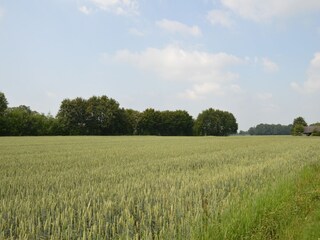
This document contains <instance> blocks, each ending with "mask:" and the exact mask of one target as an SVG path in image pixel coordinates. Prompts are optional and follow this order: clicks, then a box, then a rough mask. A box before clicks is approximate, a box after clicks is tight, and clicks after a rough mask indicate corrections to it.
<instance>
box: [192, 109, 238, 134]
mask: <svg viewBox="0 0 320 240" xmlns="http://www.w3.org/2000/svg"><path fill="white" fill-rule="evenodd" d="M237 130H238V124H237V122H236V118H235V117H234V116H233V114H232V113H229V112H226V111H221V110H215V109H212V108H210V109H207V110H204V111H203V112H202V113H200V114H199V115H198V117H197V120H196V121H195V124H194V133H195V135H202V136H207V135H212V136H228V135H230V134H235V133H237Z"/></svg>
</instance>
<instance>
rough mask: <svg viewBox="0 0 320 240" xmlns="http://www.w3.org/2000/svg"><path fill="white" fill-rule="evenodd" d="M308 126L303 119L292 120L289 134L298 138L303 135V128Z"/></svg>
mask: <svg viewBox="0 0 320 240" xmlns="http://www.w3.org/2000/svg"><path fill="white" fill-rule="evenodd" d="M306 126H308V124H307V122H306V121H305V120H304V118H303V117H297V118H295V119H294V120H293V124H292V128H291V134H292V135H294V136H300V135H302V134H303V131H304V127H306Z"/></svg>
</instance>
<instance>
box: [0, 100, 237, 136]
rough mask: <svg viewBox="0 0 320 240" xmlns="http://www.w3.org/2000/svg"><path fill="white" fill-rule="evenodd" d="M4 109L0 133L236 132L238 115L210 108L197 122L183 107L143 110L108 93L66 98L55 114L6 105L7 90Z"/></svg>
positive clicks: (155, 133)
mask: <svg viewBox="0 0 320 240" xmlns="http://www.w3.org/2000/svg"><path fill="white" fill-rule="evenodd" d="M1 99H2V105H1V104H0V105H1V106H3V109H4V112H3V113H2V114H0V135H8V136H17V135H23V136H25V135H30V136H39V135H159V136H190V135H192V134H193V128H194V126H195V132H196V134H198V135H217V136H227V135H230V134H233V133H236V132H237V128H238V125H237V123H236V119H235V118H234V116H233V115H232V114H231V113H229V112H223V111H220V110H213V109H209V110H206V111H204V112H203V113H202V114H200V115H199V118H198V120H197V122H196V124H195V123H194V120H193V118H192V116H191V115H190V114H189V113H188V112H187V111H184V110H175V111H158V110H155V109H153V108H148V109H146V110H145V111H143V112H142V113H140V112H138V111H135V110H132V109H124V108H120V104H119V103H118V102H117V101H116V100H114V99H112V98H108V97H107V96H101V97H99V96H93V97H91V98H89V99H84V98H81V97H77V98H75V99H64V100H63V101H62V102H61V105H60V109H59V112H58V114H57V116H56V117H53V116H51V115H48V116H45V115H43V114H39V113H37V112H35V111H32V110H31V109H30V108H29V107H27V106H19V107H13V108H9V109H7V101H6V99H5V96H4V94H0V100H1Z"/></svg>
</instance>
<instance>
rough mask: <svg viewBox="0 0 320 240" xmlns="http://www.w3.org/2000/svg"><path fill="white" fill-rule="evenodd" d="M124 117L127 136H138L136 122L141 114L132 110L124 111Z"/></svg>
mask: <svg viewBox="0 0 320 240" xmlns="http://www.w3.org/2000/svg"><path fill="white" fill-rule="evenodd" d="M124 111H125V117H126V118H127V123H128V129H127V130H128V132H127V134H128V135H136V134H138V122H139V119H140V115H141V113H140V112H139V111H136V110H133V109H125V110H124Z"/></svg>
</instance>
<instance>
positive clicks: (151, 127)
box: [137, 108, 161, 135]
mask: <svg viewBox="0 0 320 240" xmlns="http://www.w3.org/2000/svg"><path fill="white" fill-rule="evenodd" d="M137 130H138V134H139V135H160V132H161V112H160V111H156V110H154V109H153V108H148V109H146V110H144V111H143V112H142V113H141V115H140V119H139V121H138V125H137Z"/></svg>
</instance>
